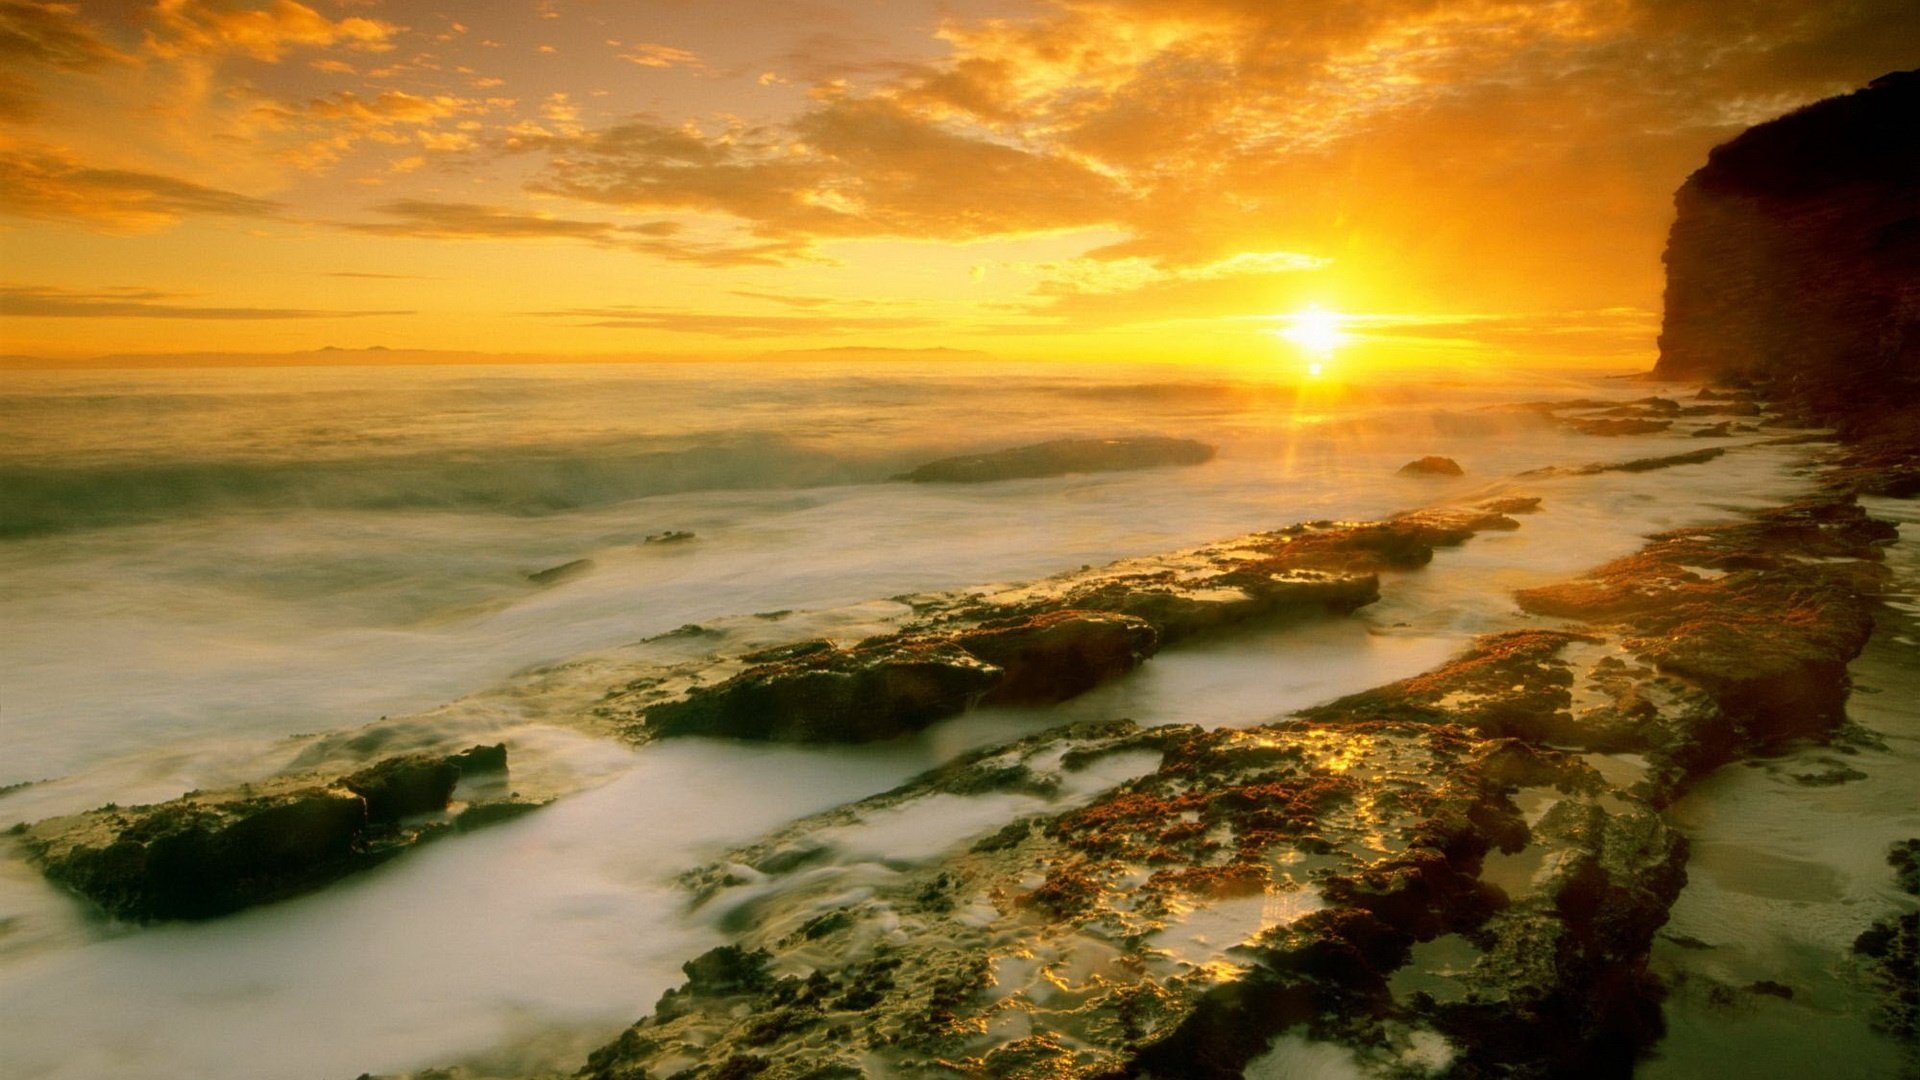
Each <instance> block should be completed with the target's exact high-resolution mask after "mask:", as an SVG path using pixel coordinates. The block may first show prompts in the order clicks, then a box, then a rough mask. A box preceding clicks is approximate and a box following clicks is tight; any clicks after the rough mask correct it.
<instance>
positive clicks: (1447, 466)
mask: <svg viewBox="0 0 1920 1080" xmlns="http://www.w3.org/2000/svg"><path fill="white" fill-rule="evenodd" d="M1399 473H1400V475H1401V476H1464V475H1466V470H1465V469H1462V468H1461V467H1460V463H1459V462H1457V461H1455V460H1453V459H1452V458H1450V457H1438V456H1434V455H1428V456H1427V457H1423V458H1416V459H1414V460H1412V461H1409V462H1407V463H1406V464H1405V465H1402V466H1400V469H1399Z"/></svg>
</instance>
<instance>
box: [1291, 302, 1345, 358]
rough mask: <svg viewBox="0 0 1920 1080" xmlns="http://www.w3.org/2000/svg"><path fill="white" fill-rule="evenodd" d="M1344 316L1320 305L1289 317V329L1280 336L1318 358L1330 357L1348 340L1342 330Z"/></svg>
mask: <svg viewBox="0 0 1920 1080" xmlns="http://www.w3.org/2000/svg"><path fill="white" fill-rule="evenodd" d="M1343 318H1344V317H1343V316H1342V315H1341V314H1340V313H1339V312H1337V311H1328V310H1327V309H1326V308H1323V307H1321V306H1320V305H1318V304H1315V305H1314V306H1312V307H1310V308H1305V309H1303V310H1300V311H1296V312H1294V313H1293V314H1292V315H1289V316H1287V328H1286V329H1284V330H1282V331H1280V336H1281V337H1283V338H1286V339H1287V340H1288V341H1291V342H1293V343H1294V344H1295V345H1298V346H1300V347H1301V348H1302V349H1305V350H1306V351H1307V352H1309V353H1313V354H1315V355H1316V356H1322V357H1324V356H1329V355H1331V354H1332V353H1333V350H1335V349H1337V348H1339V347H1340V344H1341V342H1343V341H1345V340H1346V339H1347V335H1346V332H1345V331H1343V330H1341V329H1340V324H1341V322H1342V321H1343Z"/></svg>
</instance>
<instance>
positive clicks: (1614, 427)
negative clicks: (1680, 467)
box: [1568, 419, 1673, 437]
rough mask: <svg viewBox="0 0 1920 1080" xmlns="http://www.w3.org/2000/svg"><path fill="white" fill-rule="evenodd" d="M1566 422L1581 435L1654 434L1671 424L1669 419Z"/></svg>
mask: <svg viewBox="0 0 1920 1080" xmlns="http://www.w3.org/2000/svg"><path fill="white" fill-rule="evenodd" d="M1568 423H1569V424H1570V425H1571V426H1572V427H1573V429H1574V430H1575V431H1578V432H1580V433H1581V434H1582V435H1602V436H1608V437H1612V436H1619V435H1655V434H1658V433H1660V432H1662V431H1665V430H1667V429H1668V428H1670V427H1672V426H1673V421H1671V420H1647V419H1624V420H1606V419H1601V420H1569V421H1568Z"/></svg>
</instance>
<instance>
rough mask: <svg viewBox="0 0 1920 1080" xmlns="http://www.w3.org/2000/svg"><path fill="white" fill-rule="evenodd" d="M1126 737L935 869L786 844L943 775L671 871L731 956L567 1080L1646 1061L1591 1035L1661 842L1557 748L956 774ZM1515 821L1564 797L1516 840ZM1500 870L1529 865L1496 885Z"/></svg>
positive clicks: (1345, 730) (1419, 742) (1202, 750)
mask: <svg viewBox="0 0 1920 1080" xmlns="http://www.w3.org/2000/svg"><path fill="white" fill-rule="evenodd" d="M1143 750H1151V751H1152V752H1153V753H1154V754H1155V755H1156V756H1157V758H1158V760H1159V765H1158V767H1157V768H1156V767H1152V766H1151V765H1149V766H1148V768H1147V771H1146V772H1144V773H1143V774H1140V775H1138V777H1137V779H1133V780H1131V781H1127V782H1124V783H1121V784H1120V785H1119V786H1118V787H1114V788H1111V789H1109V790H1107V791H1105V792H1104V793H1102V794H1097V795H1094V796H1093V797H1092V798H1091V801H1090V802H1084V804H1082V805H1077V806H1076V805H1071V804H1070V797H1068V796H1065V795H1064V794H1063V795H1062V796H1061V799H1062V801H1064V802H1069V805H1065V806H1062V807H1060V808H1058V809H1056V810H1053V811H1051V812H1049V813H1045V814H1042V815H1038V816H1030V817H1023V818H1020V819H1017V820H1016V821H1014V822H1013V823H1011V824H1009V825H1007V826H1006V827H1004V828H997V829H989V830H985V831H983V832H982V833H981V834H980V835H978V836H975V837H970V838H969V837H966V836H964V835H959V834H956V836H955V839H956V840H958V841H959V843H957V844H956V845H954V846H952V847H950V848H948V849H947V850H946V852H945V853H944V854H940V855H938V856H936V857H933V858H930V859H923V860H921V861H918V862H903V861H900V860H897V859H894V860H888V861H887V862H886V863H885V864H884V869H883V868H882V866H879V865H874V864H870V863H865V862H861V861H857V860H856V861H851V862H849V861H836V860H835V859H834V857H833V856H832V853H831V850H829V851H826V852H823V853H821V854H818V855H815V856H814V857H812V858H810V859H806V860H794V859H790V858H783V857H782V856H781V853H782V852H786V851H789V850H791V849H792V848H793V847H794V845H797V844H813V845H819V844H821V843H822V842H823V840H822V838H823V837H832V836H835V835H848V834H850V832H852V831H857V830H858V829H859V828H860V827H861V825H862V823H863V822H869V821H872V822H884V821H888V820H893V819H896V818H897V816H898V815H900V814H905V813H912V812H915V810H916V808H917V809H919V811H920V812H922V813H929V814H931V813H940V812H943V811H944V808H945V807H946V806H948V805H951V800H953V799H955V798H956V797H961V796H960V794H959V793H961V792H964V791H966V790H969V781H968V779H967V777H966V776H964V775H962V773H961V772H957V771H943V772H941V773H937V774H930V775H929V776H928V777H925V778H922V779H920V780H918V781H915V782H912V783H910V784H908V785H906V786H904V787H903V788H901V789H898V790H896V791H894V792H890V793H888V794H886V795H884V796H878V797H875V798H874V799H871V800H867V802H866V803H864V804H860V805H857V806H855V807H851V808H846V809H843V810H838V811H833V812H830V813H828V814H826V815H823V816H822V817H821V818H820V819H818V820H808V821H802V822H798V823H795V824H794V825H793V826H790V827H788V828H787V829H784V830H782V831H781V832H779V833H777V834H775V835H774V836H771V837H769V838H767V839H766V840H764V841H762V842H761V843H760V844H757V845H755V846H753V847H751V848H748V849H744V850H741V851H738V852H734V853H732V854H731V855H729V856H728V857H727V858H726V859H724V860H722V861H721V862H720V863H718V864H716V865H715V866H714V867H712V868H710V870H708V871H705V872H702V873H701V874H698V875H696V876H695V881H694V882H690V884H695V885H696V891H697V895H698V898H699V899H698V902H699V903H700V904H701V905H702V906H703V907H705V908H706V909H708V910H716V911H718V912H720V913H721V914H720V915H719V917H720V918H721V920H722V923H723V925H728V926H731V927H734V928H736V929H737V930H738V932H739V933H740V935H741V938H740V940H739V941H737V942H736V943H735V944H734V945H732V946H729V947H727V948H726V949H725V950H722V951H717V952H715V953H709V954H707V955H706V956H704V957H702V958H700V959H699V960H697V961H695V962H694V963H692V964H689V965H688V968H687V974H688V981H687V984H686V985H685V986H684V987H681V988H678V989H676V990H673V991H670V992H669V993H668V994H667V995H666V996H665V997H663V998H662V999H661V1002H660V1004H659V1005H658V1006H657V1007H656V1008H655V1010H654V1011H653V1012H652V1014H651V1015H649V1016H648V1017H646V1018H645V1019H643V1020H641V1021H640V1022H639V1023H638V1024H636V1025H634V1026H633V1027H632V1028H631V1029H629V1030H628V1031H627V1032H626V1033H624V1034H623V1035H621V1036H620V1038H618V1039H616V1040H614V1041H613V1042H611V1043H609V1044H608V1045H607V1046H605V1047H603V1048H601V1049H600V1050H598V1051H596V1052H595V1053H594V1054H593V1055H592V1056H591V1058H590V1059H589V1061H588V1064H587V1067H586V1068H585V1069H584V1070H582V1072H581V1075H582V1076H584V1077H590V1078H595V1080H615V1078H628V1077H636V1076H641V1075H658V1074H664V1073H669V1072H672V1071H675V1070H680V1069H692V1070H695V1072H696V1073H697V1074H706V1073H709V1072H711V1073H713V1074H715V1075H718V1074H720V1073H722V1072H725V1071H727V1070H729V1069H731V1068H734V1067H735V1065H734V1063H737V1062H740V1061H742V1060H747V1059H751V1060H753V1061H754V1062H755V1063H756V1064H755V1066H754V1067H755V1068H756V1069H760V1070H764V1072H765V1074H766V1075H777V1076H841V1075H845V1076H853V1075H875V1074H890V1073H892V1072H896V1071H900V1072H904V1071H912V1070H919V1069H927V1068H932V1069H935V1070H937V1071H940V1072H942V1073H957V1074H960V1075H980V1076H1003V1075H1004V1076H1049V1077H1053V1076H1058V1077H1069V1076H1101V1075H1162V1076H1167V1075H1178V1076H1218V1077H1232V1076H1239V1075H1240V1074H1241V1071H1242V1070H1243V1069H1244V1068H1245V1066H1246V1065H1247V1063H1248V1062H1249V1061H1250V1060H1252V1059H1253V1058H1254V1057H1256V1056H1257V1055H1259V1054H1260V1053H1261V1052H1262V1051H1263V1050H1264V1049H1265V1047H1266V1046H1267V1045H1268V1043H1269V1041H1270V1040H1271V1039H1272V1038H1273V1037H1274V1036H1275V1035H1276V1034H1278V1033H1280V1032H1282V1031H1285V1030H1287V1029H1289V1028H1294V1027H1302V1028H1310V1029H1311V1030H1313V1032H1314V1033H1315V1035H1316V1036H1319V1037H1328V1038H1337V1039H1339V1040H1340V1041H1342V1042H1343V1043H1346V1044H1347V1045H1351V1046H1358V1047H1378V1048H1380V1050H1381V1052H1382V1053H1383V1054H1385V1055H1386V1056H1387V1057H1388V1058H1389V1059H1391V1058H1392V1056H1393V1055H1394V1054H1395V1053H1397V1052H1398V1051H1399V1049H1401V1048H1403V1047H1405V1046H1407V1045H1408V1042H1409V1040H1410V1039H1430V1038H1436V1037H1439V1033H1442V1032H1444V1033H1446V1037H1447V1038H1453V1039H1459V1040H1462V1042H1461V1049H1460V1051H1459V1053H1460V1054H1461V1058H1462V1059H1463V1060H1471V1061H1473V1062H1474V1064H1475V1066H1476V1067H1477V1068H1481V1069H1484V1070H1488V1071H1489V1072H1491V1071H1500V1072H1502V1073H1504V1074H1507V1075H1516V1076H1549V1075H1559V1074H1560V1073H1556V1071H1555V1070H1556V1069H1561V1068H1563V1067H1567V1066H1570V1065H1573V1064H1577V1063H1578V1062H1580V1061H1582V1060H1583V1056H1586V1055H1594V1054H1598V1053H1608V1052H1611V1050H1609V1049H1608V1048H1609V1047H1612V1048H1613V1049H1624V1050H1625V1052H1627V1053H1628V1054H1629V1057H1630V1055H1631V1053H1632V1051H1633V1050H1634V1049H1637V1047H1638V1046H1639V1045H1641V1044H1640V1043H1639V1042H1629V1043H1619V1044H1614V1043H1609V1042H1608V1040H1609V1039H1612V1038H1613V1037H1614V1036H1615V1035H1616V1034H1617V1033H1619V1032H1622V1031H1637V1029H1636V1028H1635V1026H1634V1025H1635V1023H1636V1022H1637V1021H1638V1019H1643V1018H1644V1017H1645V1016H1646V1015H1647V1014H1648V1010H1649V1008H1651V1007H1653V1006H1652V1003H1653V1002H1655V1001H1657V997H1650V996H1648V995H1652V994H1654V988H1652V987H1650V986H1649V985H1647V984H1646V983H1645V982H1644V981H1635V980H1630V979H1629V980H1626V981H1624V982H1623V981H1620V980H1615V979H1611V978H1601V977H1599V976H1600V975H1601V974H1603V973H1604V972H1605V971H1607V970H1608V969H1609V966H1610V965H1611V966H1613V967H1617V968H1618V969H1620V970H1627V971H1631V970H1634V965H1635V964H1636V962H1637V960H1638V958H1639V957H1640V956H1641V955H1642V954H1643V953H1644V949H1645V946H1646V944H1647V940H1646V939H1648V938H1650V937H1651V935H1652V934H1653V932H1654V930H1655V929H1657V927H1658V926H1659V925H1660V924H1661V923H1662V921H1663V920H1664V917H1665V911H1666V905H1667V904H1668V903H1670V902H1671V897H1672V893H1673V892H1675V891H1676V890H1677V887H1678V881H1679V880H1680V879H1679V875H1678V863H1679V859H1680V857H1681V853H1682V851H1683V847H1682V845H1681V844H1680V842H1679V841H1678V839H1677V838H1676V837H1674V836H1672V835H1671V834H1670V833H1668V832H1667V831H1666V830H1665V828H1664V826H1663V825H1662V824H1661V823H1660V821H1659V819H1658V817H1657V816H1656V815H1654V814H1652V813H1651V812H1649V811H1648V810H1646V809H1645V808H1642V807H1635V806H1631V805H1611V804H1613V803H1615V802H1617V800H1612V799H1610V798H1609V797H1608V796H1607V795H1606V794H1605V784H1604V782H1603V781H1602V780H1601V779H1600V778H1599V777H1598V776H1597V775H1596V774H1594V773H1593V772H1592V770H1590V769H1588V768H1586V767H1585V766H1584V765H1582V764H1581V763H1580V762H1579V761H1577V760H1575V759H1573V758H1572V757H1570V756H1567V755H1564V754H1558V753H1555V752H1552V751H1543V750H1536V749H1530V748H1527V747H1525V746H1522V745H1519V744H1517V743H1514V742H1512V741H1510V740H1501V739H1487V738H1483V737H1480V736H1478V735H1475V734H1473V733H1471V732H1467V731H1464V730H1462V729H1460V728H1458V727H1451V726H1445V725H1427V724H1418V723H1392V722H1386V723H1354V724H1338V725H1326V724H1306V725H1298V724H1294V725H1274V726H1269V727H1263V728H1257V729H1253V730H1248V731H1213V732H1207V731H1201V730H1199V729H1196V728H1191V727H1182V728H1160V729H1152V730H1148V731H1139V730H1136V729H1134V728H1132V727H1131V725H1125V724H1118V725H1106V726H1097V725H1082V726H1079V727H1076V728H1073V729H1065V730H1062V731H1059V732H1053V733H1048V734H1045V735H1041V736H1035V737H1033V738H1030V739H1028V740H1024V741H1022V742H1021V743H1018V744H1015V745H1013V746H1010V747H1006V748H998V749H994V750H991V751H983V752H981V754H980V755H977V756H978V757H979V760H977V761H974V762H972V763H971V765H970V766H969V769H970V770H972V771H978V770H979V769H981V768H987V767H989V766H991V767H995V768H1000V769H1002V770H1004V769H1006V768H1014V767H1017V768H1019V769H1021V770H1023V771H1025V772H1026V773H1028V774H1031V775H1035V776H1038V775H1039V774H1042V773H1045V772H1048V771H1055V772H1058V771H1060V770H1071V769H1074V768H1082V769H1090V770H1092V769H1098V768H1100V767H1101V766H1100V763H1101V762H1114V761H1120V760H1128V759H1129V755H1137V754H1139V753H1140V752H1141V751H1143ZM1151 760H1152V759H1149V761H1151ZM1043 786H1045V785H1043ZM1072 786H1073V785H1072V783H1071V782H1070V781H1066V780H1062V781H1060V782H1057V783H1055V784H1053V785H1051V787H1052V788H1053V789H1055V790H1059V791H1061V792H1063V793H1064V792H1066V791H1068V790H1070V789H1071V788H1072ZM1542 803H1545V804H1548V805H1550V806H1554V807H1556V808H1557V807H1560V806H1562V805H1564V807H1565V808H1564V809H1554V810H1552V811H1550V812H1549V813H1548V814H1547V816H1546V818H1545V819H1544V820H1542V821H1541V822H1540V823H1539V824H1538V825H1537V826H1534V827H1531V828H1530V827H1529V825H1528V811H1527V807H1530V806H1536V805H1540V804H1542ZM829 843H830V842H829ZM1496 858H1509V859H1518V860H1527V861H1529V862H1530V864H1531V865H1537V866H1539V867H1541V868H1542V869H1541V871H1540V872H1539V873H1537V874H1535V875H1534V876H1533V878H1532V879H1531V882H1529V883H1528V884H1526V885H1525V886H1524V887H1522V886H1521V885H1514V884H1512V882H1511V880H1508V885H1510V886H1511V890H1509V888H1507V887H1503V886H1502V885H1501V884H1499V883H1496V882H1495V881H1494V880H1493V879H1492V876H1491V875H1490V874H1489V872H1488V867H1489V865H1490V862H1491V861H1492V860H1494V859H1496ZM741 867H752V868H755V869H754V870H753V871H752V872H751V874H750V875H749V873H748V871H745V870H741V869H738V868H741ZM1510 878H1511V875H1509V879H1510ZM1563 909H1565V910H1566V911H1568V912H1572V913H1573V914H1572V915H1566V916H1563V914H1562V911H1563ZM1533 912H1538V913H1540V916H1539V918H1535V917H1533V916H1532V915H1530V914H1529V913H1533ZM1502 920H1506V922H1503V921H1502ZM1548 924H1551V925H1548ZM1434 946H1439V947H1440V948H1441V952H1442V954H1444V955H1441V954H1435V955H1433V956H1428V955H1426V952H1425V951H1426V950H1429V949H1430V948H1431V947H1434ZM1516 958H1517V959H1523V960H1524V961H1525V963H1524V965H1520V964H1517V963H1516V962H1515V960H1516ZM1447 985H1457V987H1458V988H1459V993H1458V994H1454V993H1451V992H1445V991H1444V989H1443V988H1444V986H1447ZM1469 985H1470V987H1471V988H1470V989H1469V988H1468V987H1469ZM1436 991H1442V992H1439V993H1438V994H1437V995H1436ZM1469 1000H1470V1001H1471V1002H1472V1005H1473V1008H1472V1011H1471V1012H1460V1011H1459V1010H1457V1009H1452V1008H1450V1007H1449V1006H1451V1005H1457V1004H1459V1003H1460V1002H1463V1001H1469ZM1655 1015H1656V1016H1657V1009H1656V1011H1655ZM1569 1018H1582V1019H1580V1020H1579V1022H1577V1023H1569V1022H1568V1021H1569ZM1494 1033H1497V1037H1496V1035H1495V1034H1494ZM1468 1040H1471V1042H1468Z"/></svg>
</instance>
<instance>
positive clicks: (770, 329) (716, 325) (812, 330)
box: [527, 307, 926, 339]
mask: <svg viewBox="0 0 1920 1080" xmlns="http://www.w3.org/2000/svg"><path fill="white" fill-rule="evenodd" d="M527 314H529V315H537V316H541V317H544V318H562V319H584V320H587V321H585V322H576V323H575V324H574V325H576V326H584V327H595V328H599V329H606V330H658V331H664V332H667V333H675V334H704V335H708V336H712V337H724V338H736V339H743V338H776V337H815V336H838V335H842V334H852V333H860V332H873V331H885V330H907V329H911V328H913V327H917V326H925V325H926V321H925V320H924V319H918V318H907V317H892V316H878V315H875V316H832V315H732V314H715V313H711V312H695V311H677V310H672V309H667V308H644V307H611V308H569V309H565V310H561V311H531V312H528V313H527Z"/></svg>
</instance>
